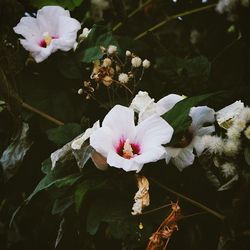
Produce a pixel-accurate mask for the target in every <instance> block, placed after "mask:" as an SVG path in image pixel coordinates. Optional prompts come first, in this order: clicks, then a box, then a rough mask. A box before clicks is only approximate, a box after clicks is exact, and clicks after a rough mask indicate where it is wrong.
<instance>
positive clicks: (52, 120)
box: [22, 102, 64, 125]
mask: <svg viewBox="0 0 250 250" xmlns="http://www.w3.org/2000/svg"><path fill="white" fill-rule="evenodd" d="M22 106H23V107H24V108H25V109H27V110H29V111H31V112H33V113H36V114H38V115H40V116H42V117H43V118H45V119H47V120H49V121H51V122H53V123H55V124H56V125H64V123H63V122H61V121H59V120H57V119H56V118H54V117H52V116H50V115H48V114H46V113H44V112H42V111H41V110H39V109H36V108H34V107H32V106H30V105H29V104H27V103H25V102H22Z"/></svg>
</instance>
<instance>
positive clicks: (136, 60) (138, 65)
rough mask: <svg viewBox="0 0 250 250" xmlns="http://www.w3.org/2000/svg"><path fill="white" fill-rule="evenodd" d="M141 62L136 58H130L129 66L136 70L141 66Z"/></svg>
mask: <svg viewBox="0 0 250 250" xmlns="http://www.w3.org/2000/svg"><path fill="white" fill-rule="evenodd" d="M141 63H142V60H141V58H140V57H138V56H136V57H134V58H132V60H131V64H132V66H133V67H134V68H138V67H140V66H141Z"/></svg>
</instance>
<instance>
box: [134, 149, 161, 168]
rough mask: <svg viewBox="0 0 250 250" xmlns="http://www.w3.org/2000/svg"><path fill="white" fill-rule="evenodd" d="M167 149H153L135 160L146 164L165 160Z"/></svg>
mask: <svg viewBox="0 0 250 250" xmlns="http://www.w3.org/2000/svg"><path fill="white" fill-rule="evenodd" d="M164 155H165V148H164V147H162V146H158V147H151V148H150V149H149V150H147V151H145V152H143V153H142V154H141V155H138V156H136V157H135V158H134V161H136V162H138V163H141V164H145V163H149V162H156V161H158V160H161V159H163V158H164Z"/></svg>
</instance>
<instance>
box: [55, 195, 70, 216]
mask: <svg viewBox="0 0 250 250" xmlns="http://www.w3.org/2000/svg"><path fill="white" fill-rule="evenodd" d="M73 204H74V197H73V195H71V196H66V197H62V198H60V199H57V200H56V201H55V202H54V204H53V207H52V210H51V213H52V214H53V215H55V214H58V215H61V216H62V215H63V214H64V212H65V211H66V210H67V209H68V208H69V207H71V206H72V205H73Z"/></svg>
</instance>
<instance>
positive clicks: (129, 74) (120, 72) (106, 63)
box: [78, 45, 150, 99]
mask: <svg viewBox="0 0 250 250" xmlns="http://www.w3.org/2000/svg"><path fill="white" fill-rule="evenodd" d="M100 50H101V52H102V53H103V58H102V59H101V60H96V61H95V62H93V69H92V73H91V75H90V79H89V81H87V82H88V84H89V85H88V87H87V88H86V87H85V85H86V84H85V82H84V87H83V88H81V89H80V90H79V91H78V93H79V94H84V95H85V96H86V98H87V99H89V97H90V96H91V94H92V93H93V92H94V91H95V89H98V88H99V87H100V85H101V84H102V85H104V86H106V87H109V88H110V87H112V86H115V85H116V86H120V87H124V88H125V89H126V91H129V92H130V93H131V94H132V90H131V88H133V89H134V88H135V85H137V84H138V82H139V81H140V80H141V79H142V76H143V74H144V70H145V69H148V68H149V67H150V61H149V60H147V59H145V60H142V59H141V58H140V57H138V56H136V55H135V54H133V53H132V52H130V51H128V50H127V51H126V53H125V57H124V58H125V59H124V60H122V59H121V58H120V57H119V56H118V49H117V47H116V46H115V45H109V46H108V48H104V47H103V46H100ZM138 75H139V76H138ZM89 86H91V91H92V92H91V93H89Z"/></svg>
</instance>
